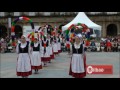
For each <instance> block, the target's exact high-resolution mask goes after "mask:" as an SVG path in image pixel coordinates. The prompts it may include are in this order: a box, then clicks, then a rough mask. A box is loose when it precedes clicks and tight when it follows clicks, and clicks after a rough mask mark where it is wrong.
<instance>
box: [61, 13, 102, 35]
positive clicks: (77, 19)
mask: <svg viewBox="0 0 120 90" xmlns="http://www.w3.org/2000/svg"><path fill="white" fill-rule="evenodd" d="M77 23H83V24H85V25H87V26H88V27H89V28H92V29H93V30H97V31H99V36H101V28H102V27H101V26H100V25H97V24H95V23H94V22H92V21H91V20H90V19H89V18H88V17H87V15H86V14H85V13H84V12H79V13H78V15H77V16H76V17H75V18H74V19H73V20H72V21H71V22H70V23H68V24H67V25H65V26H63V27H62V31H65V30H67V29H68V28H69V27H70V26H71V25H72V24H77Z"/></svg>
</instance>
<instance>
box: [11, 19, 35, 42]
mask: <svg viewBox="0 0 120 90" xmlns="http://www.w3.org/2000/svg"><path fill="white" fill-rule="evenodd" d="M21 20H25V21H28V22H29V23H30V24H31V28H32V30H33V32H34V24H33V22H32V20H31V19H30V18H28V17H18V18H17V19H15V21H13V22H12V27H11V36H12V41H13V42H14V36H15V25H16V23H17V22H18V21H21ZM32 36H33V38H34V34H33V35H32Z"/></svg>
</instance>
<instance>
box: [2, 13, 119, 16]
mask: <svg viewBox="0 0 120 90" xmlns="http://www.w3.org/2000/svg"><path fill="white" fill-rule="evenodd" d="M85 13H86V14H87V15H90V16H93V15H106V16H107V15H120V12H85ZM77 14H78V12H31V13H30V12H17V13H16V14H15V12H0V17H9V16H11V17H16V16H30V17H34V16H44V17H46V16H47V17H52V16H76V15H77Z"/></svg>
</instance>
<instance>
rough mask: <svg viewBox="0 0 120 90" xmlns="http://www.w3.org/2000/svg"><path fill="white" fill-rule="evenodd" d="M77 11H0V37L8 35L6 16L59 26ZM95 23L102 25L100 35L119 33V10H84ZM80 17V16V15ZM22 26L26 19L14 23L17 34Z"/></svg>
mask: <svg viewBox="0 0 120 90" xmlns="http://www.w3.org/2000/svg"><path fill="white" fill-rule="evenodd" d="M77 13H78V12H0V32H1V36H0V37H5V36H10V27H9V25H8V21H9V20H8V18H11V21H14V20H15V18H17V17H20V16H27V17H29V18H30V19H31V20H32V21H33V23H34V25H35V26H42V25H45V24H51V25H53V26H55V25H56V26H58V27H59V26H60V25H62V24H67V23H69V22H70V21H71V20H73V19H74V18H75V17H76V15H77ZM85 13H86V14H87V16H88V17H89V18H90V19H91V20H92V21H93V22H95V23H96V24H99V25H101V26H102V37H106V36H116V35H119V34H120V12H85ZM81 18H82V17H81ZM23 26H30V23H28V22H26V21H19V22H17V23H16V25H15V32H16V34H17V35H21V34H22V33H23Z"/></svg>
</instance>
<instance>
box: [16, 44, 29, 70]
mask: <svg viewBox="0 0 120 90" xmlns="http://www.w3.org/2000/svg"><path fill="white" fill-rule="evenodd" d="M26 45H27V43H25V44H22V43H21V46H20V47H21V48H24V47H26ZM28 50H29V51H28V53H30V45H29V48H28ZM16 52H17V53H19V44H18V45H17V47H16ZM28 53H19V54H18V59H17V60H18V61H17V72H29V71H31V60H30V55H29V54H28Z"/></svg>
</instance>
